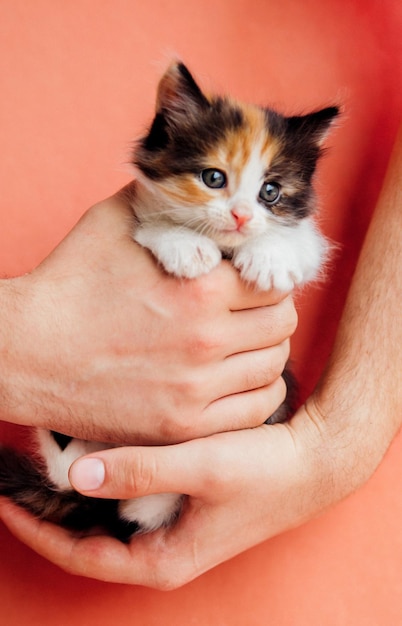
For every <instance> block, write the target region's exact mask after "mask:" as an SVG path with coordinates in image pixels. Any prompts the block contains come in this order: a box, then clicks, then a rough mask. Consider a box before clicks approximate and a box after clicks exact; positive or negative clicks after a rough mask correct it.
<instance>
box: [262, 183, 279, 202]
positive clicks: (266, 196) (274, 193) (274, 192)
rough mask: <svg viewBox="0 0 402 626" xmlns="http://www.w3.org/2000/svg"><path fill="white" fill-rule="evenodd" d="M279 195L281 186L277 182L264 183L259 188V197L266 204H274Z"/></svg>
mask: <svg viewBox="0 0 402 626" xmlns="http://www.w3.org/2000/svg"><path fill="white" fill-rule="evenodd" d="M280 197H281V187H280V185H278V183H264V184H263V186H262V187H261V189H260V198H261V200H264V202H268V204H276V203H277V202H278V201H279V200H280Z"/></svg>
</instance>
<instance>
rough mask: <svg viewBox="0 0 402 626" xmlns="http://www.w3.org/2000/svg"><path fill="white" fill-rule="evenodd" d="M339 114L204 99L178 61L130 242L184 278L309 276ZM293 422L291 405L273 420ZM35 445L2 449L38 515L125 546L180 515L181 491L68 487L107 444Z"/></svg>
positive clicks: (162, 89)
mask: <svg viewBox="0 0 402 626" xmlns="http://www.w3.org/2000/svg"><path fill="white" fill-rule="evenodd" d="M337 115H338V109H337V108H336V107H329V108H325V109H322V110H319V111H316V112H313V113H310V114H308V115H302V116H292V117H285V116H283V115H281V114H279V113H277V112H275V111H273V110H271V109H268V108H263V107H259V106H254V105H249V104H242V103H239V102H237V101H235V100H232V99H229V98H222V97H216V96H212V97H209V96H207V95H205V94H204V93H203V92H202V91H201V90H200V88H199V87H198V85H197V84H196V82H195V81H194V79H193V77H192V76H191V74H190V73H189V71H188V70H187V68H186V67H185V66H184V65H183V64H181V63H174V64H172V65H171V66H170V68H169V69H168V70H167V72H166V73H165V75H164V76H163V77H162V79H161V81H160V83H159V88H158V95H157V105H156V115H155V117H154V120H153V123H152V125H151V127H150V130H149V131H148V133H147V134H146V135H145V136H144V137H143V138H142V139H141V140H140V141H139V142H138V143H137V145H136V149H135V152H134V157H133V163H134V164H135V166H136V168H137V171H138V178H137V182H136V186H135V195H134V200H133V201H132V204H133V211H134V214H135V216H136V227H135V232H134V235H133V236H134V239H135V240H136V241H137V242H138V243H140V244H141V245H143V246H145V247H146V248H149V250H151V252H152V253H153V254H154V256H155V257H156V258H157V260H158V261H159V262H160V263H161V264H162V265H163V267H164V268H165V270H166V271H167V272H169V273H172V274H174V275H176V276H179V277H184V278H195V277H197V276H199V275H201V274H202V273H206V272H209V271H210V270H211V269H212V268H213V267H215V266H216V265H217V264H218V263H219V262H220V260H221V258H222V255H223V256H224V257H225V258H229V259H231V260H232V263H233V265H234V266H235V267H236V268H237V269H238V270H239V272H240V274H241V276H242V278H243V279H244V280H245V281H247V282H249V283H253V284H254V285H255V286H256V288H258V289H270V288H272V287H275V288H276V289H279V290H284V291H287V290H291V289H293V288H294V287H296V286H298V285H302V284H304V283H306V282H307V281H309V280H311V279H313V278H314V277H315V276H316V275H317V273H318V272H319V270H320V267H321V265H322V262H323V260H324V258H325V254H326V248H327V246H326V241H325V239H324V237H323V236H322V235H321V234H320V232H319V230H318V228H317V226H316V224H315V222H314V219H313V213H314V209H315V201H314V192H313V188H312V178H313V174H314V171H315V168H316V163H317V160H318V158H319V156H320V154H321V152H322V144H323V142H324V139H325V137H326V135H327V132H328V130H329V127H330V125H331V123H332V122H333V120H334V119H335V118H336V117H337ZM286 416H287V411H286V406H285V405H284V406H283V407H282V408H281V409H279V410H278V411H277V412H276V413H275V415H274V416H271V418H269V419H268V420H267V422H271V423H273V422H276V421H282V420H283V419H285V418H286ZM267 417H268V416H267ZM37 441H38V453H39V457H40V459H41V460H40V461H37V460H35V459H32V458H29V457H27V456H23V455H20V454H18V453H16V452H15V451H13V450H10V449H9V448H4V447H3V448H0V494H3V495H7V496H9V497H10V498H12V499H13V500H14V501H15V502H17V503H18V504H20V505H21V506H24V507H25V508H27V509H28V510H29V511H31V512H32V513H34V514H35V515H37V516H39V517H40V518H43V519H47V520H50V521H53V522H55V523H59V524H62V525H65V526H67V527H71V528H74V529H79V530H87V529H91V528H93V527H97V526H101V527H103V528H104V529H105V530H106V531H107V532H109V533H111V534H112V535H114V536H116V537H118V538H120V539H122V540H123V541H125V540H128V539H129V537H130V536H131V535H132V534H133V533H135V532H148V531H152V530H155V529H156V528H158V527H160V526H162V525H167V524H169V523H171V522H172V521H173V520H174V519H175V518H176V516H177V515H178V513H179V511H180V506H181V502H182V496H181V495H179V494H158V495H150V496H145V497H141V498H136V499H131V500H126V501H114V500H103V499H97V498H87V497H85V496H82V495H80V494H78V493H76V492H75V491H73V490H72V489H71V485H70V483H69V481H68V470H69V467H70V465H71V464H72V462H73V461H74V460H75V459H76V458H78V457H80V456H82V455H84V454H88V453H91V452H95V451H97V450H101V449H105V448H108V447H111V446H110V444H101V443H96V442H88V441H83V440H79V439H72V438H70V437H66V436H64V435H60V434H58V433H54V432H51V431H48V430H44V429H38V430H37Z"/></svg>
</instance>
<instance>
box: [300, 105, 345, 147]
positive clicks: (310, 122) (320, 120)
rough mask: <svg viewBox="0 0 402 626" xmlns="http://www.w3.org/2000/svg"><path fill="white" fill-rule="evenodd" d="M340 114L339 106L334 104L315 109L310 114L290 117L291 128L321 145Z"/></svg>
mask: <svg viewBox="0 0 402 626" xmlns="http://www.w3.org/2000/svg"><path fill="white" fill-rule="evenodd" d="M339 114H340V111H339V108H338V107H335V106H334V107H327V108H326V109H321V110H320V111H314V112H313V113H309V114H308V115H301V116H295V117H289V118H288V124H289V129H290V130H291V131H292V132H294V133H297V134H299V135H300V136H301V137H303V138H305V139H310V140H311V141H313V142H314V143H315V144H316V145H317V146H319V147H320V146H321V145H322V144H323V143H324V141H325V139H326V137H327V135H328V132H329V130H330V127H331V126H332V124H333V123H334V121H335V119H336V118H337V117H338V116H339Z"/></svg>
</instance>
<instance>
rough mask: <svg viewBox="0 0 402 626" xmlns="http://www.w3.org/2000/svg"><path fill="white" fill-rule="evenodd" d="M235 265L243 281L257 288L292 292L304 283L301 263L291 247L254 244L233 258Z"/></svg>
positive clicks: (238, 252) (265, 243) (243, 248)
mask: <svg viewBox="0 0 402 626" xmlns="http://www.w3.org/2000/svg"><path fill="white" fill-rule="evenodd" d="M233 265H234V266H235V267H236V268H237V269H238V270H239V271H240V275H241V277H242V279H243V280H245V281H246V282H248V283H254V284H255V285H256V287H257V289H261V290H262V291H266V290H268V289H272V288H275V289H278V290H279V291H291V290H292V289H293V288H294V287H295V286H296V285H298V284H300V283H301V282H302V280H303V273H302V270H301V268H300V264H298V263H297V258H296V256H295V254H294V253H293V251H292V250H291V248H288V247H286V249H285V248H282V247H274V246H272V245H271V246H270V244H269V242H266V241H263V242H254V243H253V244H252V245H250V246H243V247H242V248H240V249H239V250H238V251H237V252H236V253H235V255H234V257H233Z"/></svg>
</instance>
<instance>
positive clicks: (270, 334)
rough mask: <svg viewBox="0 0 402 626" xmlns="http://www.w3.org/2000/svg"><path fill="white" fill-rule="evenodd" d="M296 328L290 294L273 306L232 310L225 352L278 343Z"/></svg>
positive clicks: (231, 352)
mask: <svg viewBox="0 0 402 626" xmlns="http://www.w3.org/2000/svg"><path fill="white" fill-rule="evenodd" d="M296 327H297V312H296V308H295V306H294V303H293V299H292V298H291V297H290V296H287V297H286V298H284V299H283V300H281V302H279V303H278V304H276V305H275V306H263V307H259V308H254V309H247V310H243V311H235V312H232V314H231V317H230V320H229V321H228V327H227V354H228V356H229V355H230V354H235V353H236V352H243V351H247V350H259V349H260V348H266V347H269V346H274V345H277V344H279V343H282V341H284V340H285V339H288V338H289V337H290V336H291V335H293V333H294V331H295V330H296Z"/></svg>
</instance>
